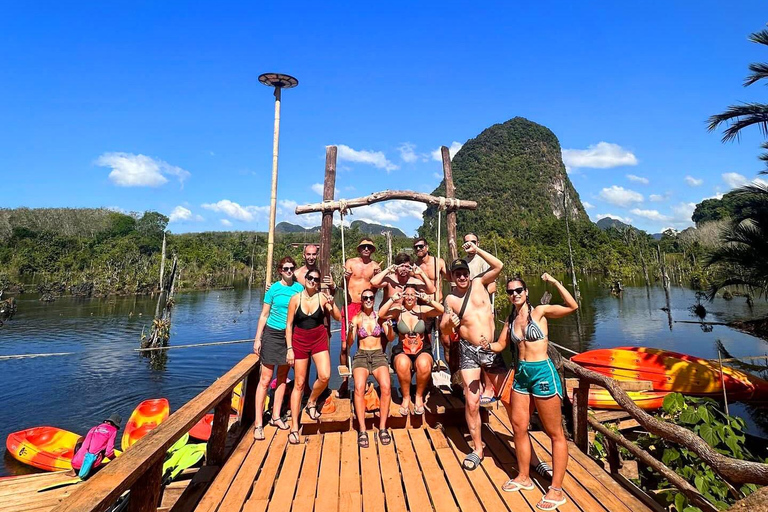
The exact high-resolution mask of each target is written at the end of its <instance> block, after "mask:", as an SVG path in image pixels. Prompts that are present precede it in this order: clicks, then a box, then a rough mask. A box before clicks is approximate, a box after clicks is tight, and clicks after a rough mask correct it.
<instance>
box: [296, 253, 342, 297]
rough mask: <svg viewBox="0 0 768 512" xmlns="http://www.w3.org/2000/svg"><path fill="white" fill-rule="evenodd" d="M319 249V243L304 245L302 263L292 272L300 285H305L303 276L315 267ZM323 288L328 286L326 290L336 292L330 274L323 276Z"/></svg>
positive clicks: (331, 292)
mask: <svg viewBox="0 0 768 512" xmlns="http://www.w3.org/2000/svg"><path fill="white" fill-rule="evenodd" d="M319 251H320V246H319V245H315V244H309V245H305V246H304V265H302V266H301V267H299V268H297V269H296V272H294V273H293V277H294V278H296V280H297V281H298V282H299V284H301V285H302V286H305V283H304V278H305V277H306V276H307V272H309V271H310V270H315V269H316V268H317V254H318V252H319ZM323 288H328V292H329V293H330V294H331V295H333V294H334V293H336V285H335V284H334V282H333V279H332V278H331V276H325V277H323Z"/></svg>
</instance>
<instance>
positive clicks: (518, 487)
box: [501, 478, 536, 492]
mask: <svg viewBox="0 0 768 512" xmlns="http://www.w3.org/2000/svg"><path fill="white" fill-rule="evenodd" d="M535 488H536V486H535V485H533V482H531V485H523V484H521V483H520V482H515V481H514V479H511V478H510V479H509V480H507V481H506V482H505V483H504V485H502V486H501V490H502V491H504V492H517V491H532V490H534V489H535Z"/></svg>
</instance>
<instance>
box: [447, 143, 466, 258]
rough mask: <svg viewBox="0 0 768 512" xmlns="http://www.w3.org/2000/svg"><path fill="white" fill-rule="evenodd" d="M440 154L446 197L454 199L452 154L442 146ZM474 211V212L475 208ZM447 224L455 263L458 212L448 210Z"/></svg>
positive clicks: (450, 247)
mask: <svg viewBox="0 0 768 512" xmlns="http://www.w3.org/2000/svg"><path fill="white" fill-rule="evenodd" d="M440 154H441V155H442V157H443V175H444V176H445V197H447V198H448V199H454V198H455V197H456V187H454V186H453V167H451V153H450V151H449V150H448V148H447V147H445V146H440ZM473 202H474V201H473ZM472 209H473V210H474V208H472ZM445 223H446V225H447V227H448V252H449V254H450V255H451V261H453V260H455V259H456V258H458V257H459V251H458V248H457V247H456V210H450V209H449V210H448V213H447V215H446V216H445Z"/></svg>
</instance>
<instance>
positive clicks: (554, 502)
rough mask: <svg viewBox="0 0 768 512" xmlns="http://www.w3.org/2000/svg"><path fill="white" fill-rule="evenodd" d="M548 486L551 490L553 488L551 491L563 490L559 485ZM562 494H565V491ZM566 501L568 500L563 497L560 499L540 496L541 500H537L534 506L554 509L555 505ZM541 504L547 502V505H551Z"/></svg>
mask: <svg viewBox="0 0 768 512" xmlns="http://www.w3.org/2000/svg"><path fill="white" fill-rule="evenodd" d="M549 488H550V489H551V490H553V491H560V492H563V489H562V488H561V487H553V486H551V485H550V486H549ZM563 494H565V493H563ZM566 501H568V500H566V498H565V497H563V499H561V500H550V499H549V498H541V501H539V502H538V503H537V504H536V508H537V509H539V510H556V509H557V507H559V506H560V505H564V504H565V502H566ZM542 504H548V505H551V506H549V507H542V506H541V505H542Z"/></svg>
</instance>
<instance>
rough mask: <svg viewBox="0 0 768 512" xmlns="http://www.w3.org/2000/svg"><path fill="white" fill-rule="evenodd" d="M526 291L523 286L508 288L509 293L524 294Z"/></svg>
mask: <svg viewBox="0 0 768 512" xmlns="http://www.w3.org/2000/svg"><path fill="white" fill-rule="evenodd" d="M524 291H525V288H523V287H522V286H520V287H518V288H507V295H522V294H523V292H524Z"/></svg>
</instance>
